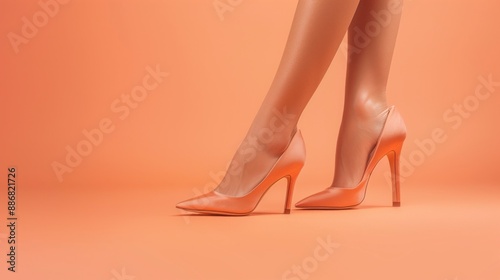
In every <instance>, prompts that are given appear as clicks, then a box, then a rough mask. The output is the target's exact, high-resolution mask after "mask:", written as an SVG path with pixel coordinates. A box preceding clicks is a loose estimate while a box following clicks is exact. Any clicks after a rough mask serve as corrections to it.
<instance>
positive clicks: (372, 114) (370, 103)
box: [344, 98, 389, 120]
mask: <svg viewBox="0 0 500 280" xmlns="http://www.w3.org/2000/svg"><path fill="white" fill-rule="evenodd" d="M388 108H389V106H388V105H387V101H386V100H385V98H383V99H380V98H379V99H377V98H365V99H362V100H355V101H353V102H350V103H347V102H346V104H345V107H344V114H345V115H347V116H348V117H350V118H354V119H358V120H372V119H374V118H377V117H378V116H379V115H380V114H382V113H383V112H384V111H386V110H387V109H388Z"/></svg>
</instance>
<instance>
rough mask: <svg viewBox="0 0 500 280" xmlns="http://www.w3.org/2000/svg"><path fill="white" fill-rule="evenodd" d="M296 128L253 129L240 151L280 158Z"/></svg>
mask: <svg viewBox="0 0 500 280" xmlns="http://www.w3.org/2000/svg"><path fill="white" fill-rule="evenodd" d="M296 130H297V128H296V127H295V126H292V127H283V128H281V129H278V130H271V129H269V128H262V129H253V130H251V131H249V132H248V134H247V136H246V137H245V140H244V141H243V143H242V145H241V148H243V149H240V150H241V151H242V152H245V153H256V152H264V153H267V154H269V155H272V156H280V155H281V154H282V153H283V152H284V151H285V150H286V148H287V147H288V144H289V143H290V140H291V139H292V136H293V134H294V133H295V131H296Z"/></svg>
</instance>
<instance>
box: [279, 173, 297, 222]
mask: <svg viewBox="0 0 500 280" xmlns="http://www.w3.org/2000/svg"><path fill="white" fill-rule="evenodd" d="M299 172H300V169H298V170H295V171H293V172H291V173H290V175H288V176H287V179H288V180H287V181H288V186H287V191H286V198H285V210H284V212H283V213H285V214H290V208H292V196H293V189H294V187H295V181H296V180H297V177H298V176H299Z"/></svg>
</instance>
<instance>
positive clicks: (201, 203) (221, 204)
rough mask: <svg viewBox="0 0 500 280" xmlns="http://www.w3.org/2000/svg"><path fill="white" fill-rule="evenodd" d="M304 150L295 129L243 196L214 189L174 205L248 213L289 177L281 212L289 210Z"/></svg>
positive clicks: (210, 211)
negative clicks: (272, 187) (281, 180)
mask: <svg viewBox="0 0 500 280" xmlns="http://www.w3.org/2000/svg"><path fill="white" fill-rule="evenodd" d="M305 156H306V151H305V146H304V139H303V138H302V133H301V132H300V130H299V131H296V132H295V134H294V136H293V137H292V140H291V141H290V143H289V144H288V147H287V148H286V149H285V151H284V152H283V154H281V156H280V157H279V158H278V160H277V161H276V163H275V164H274V166H273V167H272V168H271V170H269V172H268V173H267V175H266V176H265V177H264V179H262V181H261V182H260V183H259V184H257V185H256V186H255V187H254V188H253V189H252V190H251V191H249V192H248V193H247V194H245V195H243V196H229V195H225V194H222V193H219V192H217V191H211V192H209V193H207V194H204V195H201V196H198V197H195V198H192V199H188V200H186V201H183V202H180V203H179V204H177V205H176V207H177V208H180V209H183V210H187V211H192V212H198V213H204V214H216V215H248V214H250V213H251V212H252V211H253V210H254V209H255V207H257V205H258V204H259V202H260V200H261V199H262V197H263V196H264V194H265V193H266V192H267V190H268V189H269V188H270V187H271V186H272V185H274V183H276V182H277V181H279V180H280V179H282V178H284V177H286V178H287V180H288V186H287V192H286V199H285V209H284V213H286V214H289V213H290V206H291V201H292V193H293V188H294V185H295V181H296V179H297V176H298V174H299V173H300V170H301V169H302V166H304V161H305Z"/></svg>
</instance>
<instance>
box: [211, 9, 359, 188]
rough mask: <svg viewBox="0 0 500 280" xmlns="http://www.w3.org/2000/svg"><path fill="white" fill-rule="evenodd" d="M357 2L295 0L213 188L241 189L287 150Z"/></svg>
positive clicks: (261, 173)
mask: <svg viewBox="0 0 500 280" xmlns="http://www.w3.org/2000/svg"><path fill="white" fill-rule="evenodd" d="M358 3H359V0H300V1H299V3H298V6H297V10H296V13H295V17H294V20H293V23H292V27H291V31H290V35H289V38H288V41H287V44H286V47H285V50H284V53H283V57H282V60H281V63H280V65H279V68H278V71H277V73H276V76H275V77H274V80H273V83H272V85H271V87H270V89H269V92H268V93H267V96H266V98H265V100H264V102H263V104H262V106H261V108H260V109H259V111H258V113H257V115H256V117H255V119H254V121H253V123H252V125H251V127H250V129H249V131H248V132H247V135H246V137H245V139H244V141H243V143H242V144H241V146H240V148H239V149H238V151H237V152H236V154H235V156H234V157H233V160H232V162H231V165H230V167H229V169H228V171H227V173H226V176H225V177H224V179H223V180H222V182H221V184H220V185H219V186H218V187H217V189H216V191H217V192H219V193H223V194H227V195H233V196H241V195H244V194H246V193H247V192H248V191H250V190H251V189H252V188H253V187H255V186H256V185H257V183H258V182H259V181H260V180H261V179H262V178H263V177H264V176H265V175H266V174H267V172H268V171H269V170H270V169H271V167H272V166H273V164H274V163H275V162H276V160H277V159H278V157H279V156H280V155H281V154H282V152H283V151H284V150H285V149H286V146H287V144H288V143H289V141H290V139H291V136H292V134H293V133H294V131H295V129H296V124H297V121H298V120H299V117H300V115H301V114H302V111H303V110H304V108H305V106H306V104H307V103H308V102H309V100H310V98H311V96H312V95H313V93H314V92H315V90H316V88H317V87H318V85H319V83H320V82H321V80H322V78H323V76H324V74H325V72H326V70H327V69H328V67H329V66H330V63H331V61H332V59H333V57H334V55H335V53H336V51H337V49H338V47H339V45H340V43H341V41H342V38H343V37H344V35H345V32H346V31H347V28H348V26H349V23H350V22H351V20H352V17H353V15H354V12H355V10H356V7H357V5H358Z"/></svg>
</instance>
